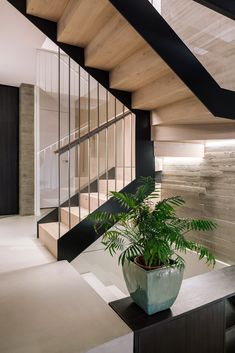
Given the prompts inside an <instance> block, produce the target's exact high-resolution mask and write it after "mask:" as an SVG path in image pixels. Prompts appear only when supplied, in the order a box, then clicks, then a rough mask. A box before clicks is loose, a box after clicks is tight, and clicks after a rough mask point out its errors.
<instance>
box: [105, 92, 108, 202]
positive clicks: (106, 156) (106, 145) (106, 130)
mask: <svg viewBox="0 0 235 353" xmlns="http://www.w3.org/2000/svg"><path fill="white" fill-rule="evenodd" d="M108 99H109V92H108V91H107V90H106V123H107V122H108V120H109V100H108ZM105 148H106V150H105V158H106V199H108V193H109V180H108V179H109V175H108V174H109V172H108V165H109V163H108V158H109V155H108V128H106V129H105Z"/></svg>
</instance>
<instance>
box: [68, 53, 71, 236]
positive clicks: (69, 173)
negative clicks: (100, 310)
mask: <svg viewBox="0 0 235 353" xmlns="http://www.w3.org/2000/svg"><path fill="white" fill-rule="evenodd" d="M70 63H71V59H70V56H69V65H68V69H69V77H68V85H69V87H68V105H69V106H68V118H69V121H68V128H69V150H68V160H69V168H68V178H69V180H68V187H69V229H70V228H71V180H70V179H71V148H70V144H71V107H70V105H71V101H70V95H71V92H70V91H71V87H70V80H71V77H70Z"/></svg>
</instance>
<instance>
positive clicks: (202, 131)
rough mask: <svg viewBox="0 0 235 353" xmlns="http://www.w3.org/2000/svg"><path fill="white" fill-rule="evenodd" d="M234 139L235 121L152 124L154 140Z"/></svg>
mask: <svg viewBox="0 0 235 353" xmlns="http://www.w3.org/2000/svg"><path fill="white" fill-rule="evenodd" d="M207 139H210V140H216V139H235V123H234V122H233V123H230V124H194V125H193V124H191V125H190V124H182V125H180V124H179V125H169V126H157V125H156V126H153V127H152V140H154V141H191V140H194V141H195V140H196V141H198V140H200V141H201V140H207Z"/></svg>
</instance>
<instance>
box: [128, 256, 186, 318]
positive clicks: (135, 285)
mask: <svg viewBox="0 0 235 353" xmlns="http://www.w3.org/2000/svg"><path fill="white" fill-rule="evenodd" d="M183 272H184V271H183V270H179V269H177V268H171V267H164V268H159V269H156V270H151V271H146V270H144V269H143V268H141V267H139V266H137V265H136V264H135V263H134V262H130V263H128V262H127V261H126V262H125V264H124V265H123V275H124V278H125V281H126V285H127V289H128V291H129V293H130V296H131V298H132V299H133V301H134V302H135V303H136V304H137V305H139V306H140V307H141V308H142V309H143V310H144V311H145V312H146V313H147V314H148V315H152V314H154V313H157V312H159V311H162V310H166V309H169V308H170V307H171V306H172V304H173V303H174V301H175V300H176V298H177V296H178V293H179V290H180V287H181V284H182V280H183Z"/></svg>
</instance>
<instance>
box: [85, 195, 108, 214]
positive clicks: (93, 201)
mask: <svg viewBox="0 0 235 353" xmlns="http://www.w3.org/2000/svg"><path fill="white" fill-rule="evenodd" d="M104 202H105V200H101V199H100V201H99V204H98V198H97V197H92V196H90V211H91V212H92V211H95V210H96V209H97V208H98V207H99V206H101V205H102V204H103V203H104ZM80 206H81V207H83V208H86V209H87V210H88V209H89V197H88V195H84V194H81V195H80Z"/></svg>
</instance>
